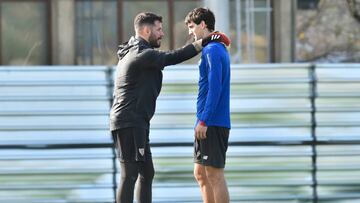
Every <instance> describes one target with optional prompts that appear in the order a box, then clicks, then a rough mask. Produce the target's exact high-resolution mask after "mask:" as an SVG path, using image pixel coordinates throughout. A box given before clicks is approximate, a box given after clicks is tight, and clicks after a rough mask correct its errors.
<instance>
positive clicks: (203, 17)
mask: <svg viewBox="0 0 360 203" xmlns="http://www.w3.org/2000/svg"><path fill="white" fill-rule="evenodd" d="M201 21H204V22H205V24H206V25H207V28H208V29H209V31H211V32H212V31H214V29H215V15H214V13H213V12H212V11H210V9H208V8H195V9H194V10H192V11H190V12H189V13H188V14H187V16H186V17H185V23H186V24H189V23H190V22H194V23H195V24H197V25H199V24H200V23H201Z"/></svg>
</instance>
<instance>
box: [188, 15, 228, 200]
mask: <svg viewBox="0 0 360 203" xmlns="http://www.w3.org/2000/svg"><path fill="white" fill-rule="evenodd" d="M185 23H186V25H187V27H188V29H189V34H191V35H193V36H194V38H195V40H199V39H202V38H205V37H207V36H209V35H210V34H211V33H212V32H213V31H214V26H215V16H214V14H213V13H212V12H211V11H210V10H209V9H206V8H196V9H194V10H192V11H190V12H189V13H188V15H187V16H186V18H185ZM215 37H216V36H215ZM218 37H219V38H224V34H222V33H219V35H218ZM223 42H224V41H223ZM228 45H230V41H229V40H228V41H227V42H225V43H218V42H211V43H209V44H208V45H207V46H206V47H204V48H203V50H202V55H201V60H200V63H199V71H200V78H199V93H198V98H197V114H196V115H197V122H196V127H195V143H194V161H195V166H194V176H195V179H196V180H197V182H198V184H199V186H200V190H201V194H202V198H203V201H204V203H228V202H229V192H228V189H227V185H226V181H225V177H224V167H225V159H226V151H227V148H228V139H229V131H230V59H229V53H228V51H227V49H226V46H228Z"/></svg>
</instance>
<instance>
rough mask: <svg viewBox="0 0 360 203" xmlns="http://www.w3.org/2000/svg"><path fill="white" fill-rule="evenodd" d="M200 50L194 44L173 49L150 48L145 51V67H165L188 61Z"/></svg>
mask: <svg viewBox="0 0 360 203" xmlns="http://www.w3.org/2000/svg"><path fill="white" fill-rule="evenodd" d="M197 54H198V52H197V51H196V49H195V47H194V45H193V44H189V45H186V46H184V47H182V48H180V49H176V50H172V51H166V52H165V51H158V50H154V49H148V50H146V51H144V53H143V57H144V61H143V62H144V67H155V68H157V69H164V67H165V66H169V65H175V64H178V63H181V62H183V61H186V60H188V59H190V58H192V57H194V56H196V55H197Z"/></svg>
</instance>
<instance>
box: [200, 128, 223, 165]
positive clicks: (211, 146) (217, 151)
mask: <svg viewBox="0 0 360 203" xmlns="http://www.w3.org/2000/svg"><path fill="white" fill-rule="evenodd" d="M229 132H230V130H229V129H228V128H223V127H216V126H209V127H208V128H207V131H206V139H203V140H198V139H195V143H194V162H195V163H198V164H201V165H204V166H212V167H215V168H224V167H225V159H226V151H227V148H228V141H229Z"/></svg>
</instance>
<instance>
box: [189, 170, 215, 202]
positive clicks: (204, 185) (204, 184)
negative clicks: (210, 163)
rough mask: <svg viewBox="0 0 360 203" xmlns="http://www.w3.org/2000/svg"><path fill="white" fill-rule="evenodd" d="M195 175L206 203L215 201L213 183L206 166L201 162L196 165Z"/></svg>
mask: <svg viewBox="0 0 360 203" xmlns="http://www.w3.org/2000/svg"><path fill="white" fill-rule="evenodd" d="M194 176H195V179H196V181H197V182H198V184H199V186H200V191H201V195H202V198H203V202H204V203H215V200H214V193H213V190H212V188H211V184H210V182H209V180H208V179H207V177H206V171H205V167H204V166H202V165H200V164H195V166H194Z"/></svg>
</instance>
